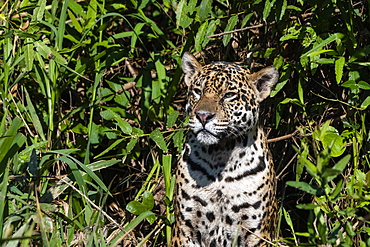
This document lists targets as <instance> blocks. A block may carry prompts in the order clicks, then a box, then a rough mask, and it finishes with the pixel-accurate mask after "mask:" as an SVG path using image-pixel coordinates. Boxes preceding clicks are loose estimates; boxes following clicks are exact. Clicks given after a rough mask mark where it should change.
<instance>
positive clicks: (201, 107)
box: [182, 53, 278, 145]
mask: <svg viewBox="0 0 370 247" xmlns="http://www.w3.org/2000/svg"><path fill="white" fill-rule="evenodd" d="M182 65H183V71H184V73H185V82H186V84H187V85H188V88H189V93H188V99H187V105H186V110H187V112H188V114H189V115H190V123H189V127H190V128H191V130H192V132H193V133H194V135H195V136H196V138H197V140H198V141H199V142H200V143H202V144H204V145H212V144H217V143H219V142H220V140H222V139H223V138H225V137H228V138H229V137H231V138H233V137H237V136H240V135H243V134H245V133H246V132H248V131H249V130H251V129H252V128H253V127H255V126H256V125H257V122H258V107H259V103H260V102H261V101H262V100H264V99H265V98H266V97H267V96H268V95H269V94H270V91H271V88H272V86H273V85H274V84H275V83H276V81H277V79H278V72H277V70H276V69H275V68H274V67H267V68H265V69H262V70H260V71H259V72H256V73H254V74H250V73H249V71H248V69H246V68H245V67H243V66H240V65H238V64H235V63H228V62H215V63H212V64H209V65H205V66H201V65H200V64H199V62H198V61H197V60H196V59H195V57H194V56H193V55H191V54H190V53H185V54H184V56H183V61H182Z"/></svg>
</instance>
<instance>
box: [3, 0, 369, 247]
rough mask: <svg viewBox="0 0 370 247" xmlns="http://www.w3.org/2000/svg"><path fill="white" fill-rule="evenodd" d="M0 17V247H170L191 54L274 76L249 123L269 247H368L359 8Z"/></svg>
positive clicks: (124, 9)
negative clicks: (275, 210) (267, 184)
mask: <svg viewBox="0 0 370 247" xmlns="http://www.w3.org/2000/svg"><path fill="white" fill-rule="evenodd" d="M0 9H1V11H0V12H1V13H0V26H1V30H0V35H1V39H0V46H1V55H0V56H1V58H2V62H1V65H0V94H1V95H0V100H1V107H2V111H0V118H1V122H0V198H1V199H2V200H3V201H4V202H5V203H0V229H3V230H2V231H0V242H1V244H3V245H4V246H13V245H17V244H20V245H22V246H27V245H41V244H43V245H51V244H52V245H53V246H54V245H57V246H60V245H77V244H80V245H88V246H96V245H104V246H111V245H116V244H118V243H122V244H123V245H124V246H130V245H131V246H140V245H144V244H145V245H151V246H163V245H166V243H167V244H168V243H169V242H170V232H171V224H172V223H173V215H172V211H171V210H172V198H173V193H174V190H173V188H174V176H173V175H172V174H173V173H172V170H173V167H174V166H175V164H176V159H177V158H176V157H177V156H178V155H179V153H180V151H181V148H182V144H183V142H184V135H185V131H186V128H185V126H186V119H185V117H184V116H183V114H182V113H183V103H184V98H185V94H186V88H185V86H184V85H183V83H182V82H181V74H182V72H181V68H180V60H181V59H180V58H181V55H182V54H183V52H185V51H188V50H189V51H193V52H195V54H196V56H198V57H199V58H201V60H202V61H204V62H205V63H207V62H210V61H214V60H226V61H237V62H241V63H243V64H246V65H247V66H249V68H250V69H251V70H252V71H253V70H255V69H258V67H262V66H265V65H272V64H273V65H275V66H276V67H277V68H278V69H279V71H280V73H281V76H280V80H279V83H278V84H277V85H276V87H275V90H274V91H273V92H272V95H271V96H273V98H271V99H270V100H269V101H266V102H265V103H264V105H263V107H262V109H261V111H262V114H263V116H265V118H264V119H262V120H261V121H262V124H263V125H264V126H265V127H266V128H267V129H268V130H269V138H270V147H271V149H272V152H273V154H274V155H273V156H274V160H275V164H276V170H277V174H278V180H279V187H278V191H279V197H280V202H281V210H280V212H281V221H280V233H279V239H280V241H283V242H286V243H288V244H290V245H293V246H295V245H307V244H308V245H315V246H317V245H332V246H369V245H370V237H369V235H370V232H369V230H368V224H369V199H370V198H369V196H370V195H369V193H370V191H369V184H370V173H369V162H370V161H369V151H368V150H369V148H370V147H369V144H368V141H369V129H370V128H369V119H368V116H367V113H368V106H369V104H370V91H369V90H370V85H369V80H368V78H369V65H370V63H369V53H370V47H369V45H368V44H369V38H370V33H369V29H368V25H367V23H369V9H368V3H367V2H365V1H361V0H356V1H335V0H326V1H316V0H311V1H304V0H300V1H288V0H268V1H261V0H250V1H223V0H221V1H212V0H202V1H195V0H190V1H184V0H179V1H167V0H164V1H148V0H146V1H140V2H139V1H130V2H123V3H117V2H115V1H111V0H107V1H102V0H91V1H73V0H67V1H56V0H38V1H26V0H23V1H21V0H20V1H5V2H4V3H2V4H1V7H0ZM274 105H275V106H274ZM273 106H274V107H273ZM273 112H276V113H275V114H272V113H273ZM160 191H163V193H161V192H160ZM296 204H297V205H296ZM160 205H161V206H160ZM136 215H137V216H136Z"/></svg>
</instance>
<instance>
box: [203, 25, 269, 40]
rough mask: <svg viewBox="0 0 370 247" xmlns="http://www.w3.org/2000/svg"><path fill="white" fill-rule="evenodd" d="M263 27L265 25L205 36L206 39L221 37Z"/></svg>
mask: <svg viewBox="0 0 370 247" xmlns="http://www.w3.org/2000/svg"><path fill="white" fill-rule="evenodd" d="M274 23H275V22H271V23H270V24H274ZM263 26H265V24H258V25H254V26H248V27H243V28H240V29H235V30H232V31H228V32H223V33H218V34H212V35H209V36H207V38H214V37H218V36H223V35H226V34H230V33H236V32H241V31H245V30H248V29H255V28H259V27H263Z"/></svg>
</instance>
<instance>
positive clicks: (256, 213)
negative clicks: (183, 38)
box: [172, 53, 278, 247]
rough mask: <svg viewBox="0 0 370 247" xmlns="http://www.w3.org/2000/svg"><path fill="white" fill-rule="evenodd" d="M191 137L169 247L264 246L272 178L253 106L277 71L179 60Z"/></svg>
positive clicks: (271, 231) (272, 209) (272, 206)
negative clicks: (202, 64)
mask: <svg viewBox="0 0 370 247" xmlns="http://www.w3.org/2000/svg"><path fill="white" fill-rule="evenodd" d="M182 64H183V71H184V73H185V82H186V84H187V86H188V88H189V93H188V102H187V105H186V110H187V112H188V113H189V114H190V123H189V126H190V129H191V131H190V133H189V136H188V140H187V143H186V144H185V147H184V151H183V153H182V157H181V160H180V162H179V166H178V169H177V181H176V202H175V215H176V223H175V227H174V234H173V235H174V236H173V242H172V243H173V246H193V247H195V246H212V247H213V246H233V243H234V244H236V245H235V246H267V245H268V244H267V242H265V241H264V240H263V239H267V240H271V239H273V238H274V235H275V225H276V224H275V222H276V199H275V173H274V170H273V166H272V162H271V159H270V156H269V151H268V147H267V144H266V140H265V135H264V133H263V130H262V129H261V128H259V127H258V125H257V122H258V114H259V109H258V107H259V103H260V102H261V101H262V100H264V99H265V98H266V97H267V96H268V95H269V93H270V91H271V88H272V86H273V85H274V84H275V83H276V81H277V78H278V73H277V71H276V69H275V68H274V67H267V68H265V69H263V70H261V71H259V72H257V73H254V74H250V73H249V71H248V70H247V69H246V68H245V67H243V66H240V65H237V64H235V63H227V62H215V63H212V64H209V65H205V66H201V65H200V64H199V62H198V61H197V60H196V59H195V58H194V56H193V55H191V54H190V53H185V55H184V56H183V61H182Z"/></svg>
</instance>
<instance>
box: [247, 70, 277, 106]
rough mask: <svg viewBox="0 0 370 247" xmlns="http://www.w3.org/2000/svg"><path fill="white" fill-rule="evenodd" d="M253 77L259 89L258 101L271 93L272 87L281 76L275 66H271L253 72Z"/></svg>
mask: <svg viewBox="0 0 370 247" xmlns="http://www.w3.org/2000/svg"><path fill="white" fill-rule="evenodd" d="M251 78H252V82H253V83H254V86H255V87H256V89H257V93H258V101H259V102H261V101H263V100H264V99H265V98H267V97H268V96H269V95H270V92H271V89H272V87H273V86H274V85H275V84H276V82H277V80H278V78H279V73H278V71H277V70H276V68H275V67H272V66H271V67H267V68H264V69H261V70H260V71H258V72H256V73H254V74H252V76H251Z"/></svg>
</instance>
